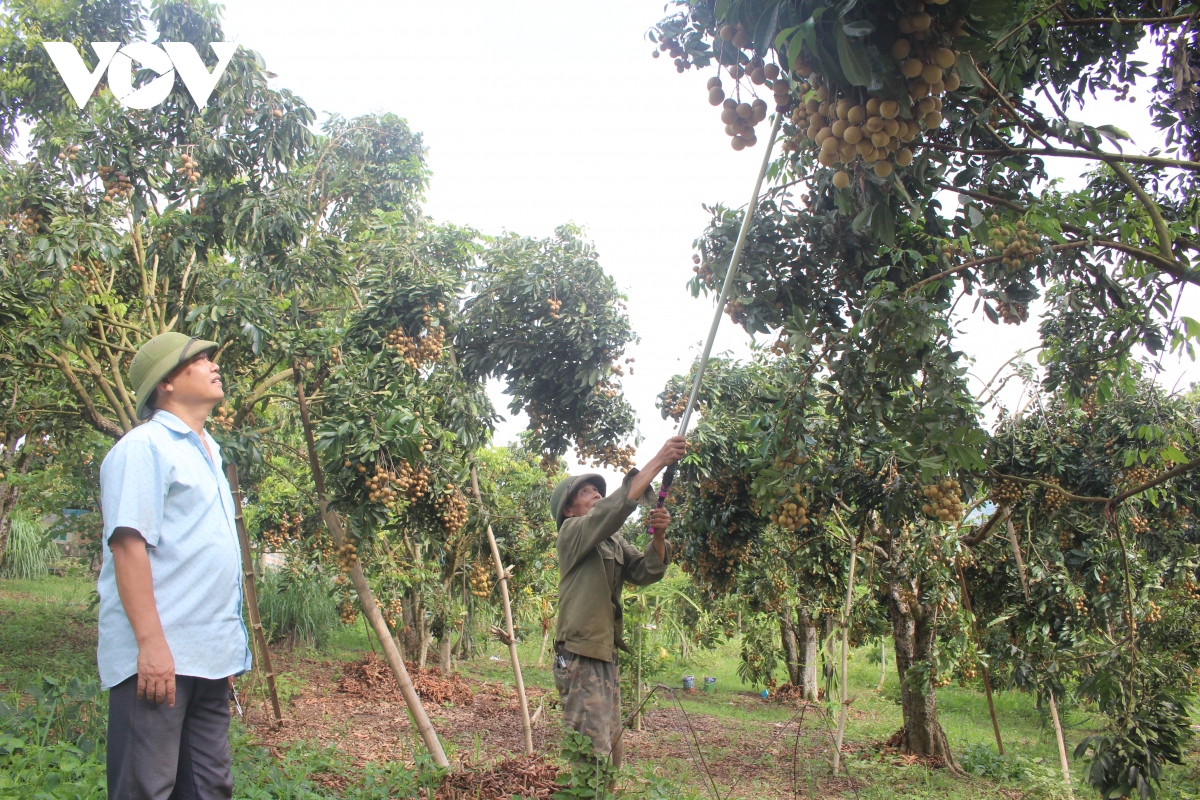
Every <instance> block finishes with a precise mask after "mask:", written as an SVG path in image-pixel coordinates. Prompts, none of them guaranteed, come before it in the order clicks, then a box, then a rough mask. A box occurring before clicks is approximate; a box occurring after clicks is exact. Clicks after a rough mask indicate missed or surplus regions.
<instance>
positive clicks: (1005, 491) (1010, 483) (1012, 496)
mask: <svg viewBox="0 0 1200 800" xmlns="http://www.w3.org/2000/svg"><path fill="white" fill-rule="evenodd" d="M1022 494H1023V492H1022V490H1021V484H1019V483H1017V482H1016V481H1014V480H1012V479H1011V478H1002V479H1001V480H999V481H997V482H996V483H995V484H993V485H992V490H991V491H990V492H988V496H989V497H990V498H991V500H992V502H993V503H995V504H996V505H998V506H1012V505H1016V504H1017V503H1018V502H1020V500H1021V495H1022Z"/></svg>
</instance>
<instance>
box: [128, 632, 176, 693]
mask: <svg viewBox="0 0 1200 800" xmlns="http://www.w3.org/2000/svg"><path fill="white" fill-rule="evenodd" d="M137 675H138V688H137V694H138V697H141V698H143V699H145V700H153V701H154V702H156V703H162V702H163V701H164V700H165V701H166V703H167V705H168V706H169V707H171V708H174V707H175V658H174V657H173V656H172V655H171V648H170V647H169V646H168V645H167V640H166V638H165V637H159V638H158V639H156V640H151V641H148V642H146V643H145V644H142V645H139V646H138V659H137Z"/></svg>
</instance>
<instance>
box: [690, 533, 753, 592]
mask: <svg viewBox="0 0 1200 800" xmlns="http://www.w3.org/2000/svg"><path fill="white" fill-rule="evenodd" d="M749 557H750V545H749V544H748V543H734V542H724V541H722V539H721V538H718V537H717V536H714V535H712V534H708V535H707V536H706V537H705V542H704V545H703V547H702V548H701V549H700V550H699V552H697V554H696V563H695V565H694V569H695V573H696V574H697V575H699V576H700V577H701V578H703V579H705V580H707V581H709V582H711V583H714V584H718V585H720V584H723V583H725V582H726V581H728V580H729V579H730V578H731V577H732V576H733V574H734V572H735V571H736V570H737V567H738V565H740V564H743V563H745V562H746V561H747V560H748V559H749Z"/></svg>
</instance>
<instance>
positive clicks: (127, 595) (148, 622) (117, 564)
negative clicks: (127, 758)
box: [108, 528, 175, 707]
mask: <svg viewBox="0 0 1200 800" xmlns="http://www.w3.org/2000/svg"><path fill="white" fill-rule="evenodd" d="M146 548H147V545H146V540H145V539H144V538H143V537H142V535H141V534H140V533H138V532H137V531H135V530H134V529H133V528H117V529H116V530H115V531H113V535H112V537H111V538H110V539H109V540H108V549H109V550H110V551H111V552H112V558H113V572H114V573H115V575H116V578H117V594H119V595H120V596H121V605H122V606H123V607H124V608H125V616H126V617H128V618H129V626H130V627H131V628H133V635H134V636H135V637H136V638H137V643H138V659H137V671H138V690H137V693H138V697H141V698H144V699H146V700H153V701H154V702H156V703H161V702H163V701H164V700H165V701H166V703H167V705H169V706H171V707H174V706H175V658H174V657H173V656H172V655H171V648H170V647H169V646H168V645H167V637H166V636H165V635H163V629H162V620H161V619H159V616H158V606H157V605H156V604H155V602H154V576H153V574H152V573H151V569H150V555H149V553H148V552H147V549H146Z"/></svg>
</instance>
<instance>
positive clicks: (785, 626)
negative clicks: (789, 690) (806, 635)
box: [779, 606, 800, 686]
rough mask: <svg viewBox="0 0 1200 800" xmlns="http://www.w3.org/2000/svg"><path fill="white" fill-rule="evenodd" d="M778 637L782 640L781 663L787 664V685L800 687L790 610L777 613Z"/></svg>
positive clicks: (798, 662) (794, 628)
mask: <svg viewBox="0 0 1200 800" xmlns="http://www.w3.org/2000/svg"><path fill="white" fill-rule="evenodd" d="M779 635H780V638H782V639H783V661H784V663H785V664H787V672H788V683H790V684H791V685H792V686H799V685H800V651H799V650H798V649H797V647H796V626H795V625H793V624H792V613H791V609H789V608H787V607H786V606H785V607H784V608H783V609H782V610H780V612H779Z"/></svg>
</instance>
